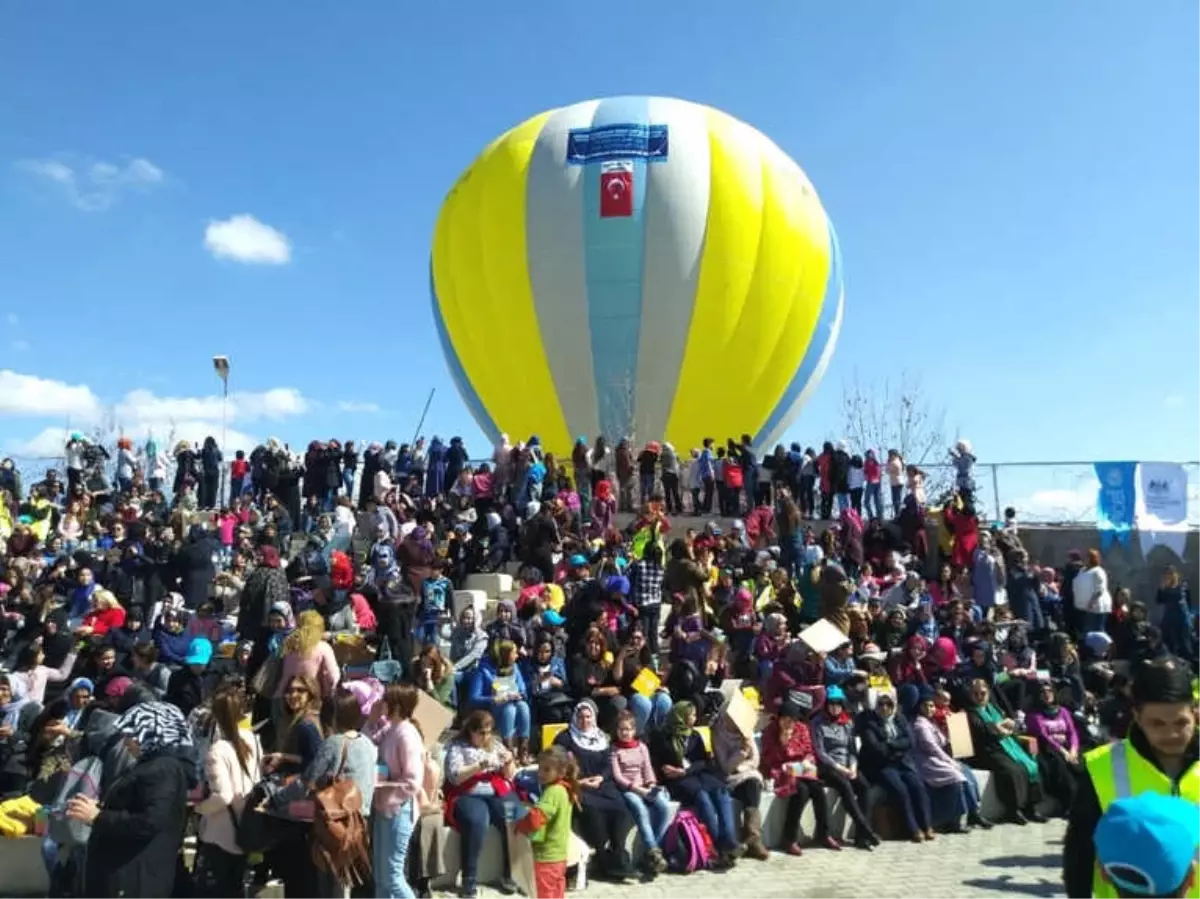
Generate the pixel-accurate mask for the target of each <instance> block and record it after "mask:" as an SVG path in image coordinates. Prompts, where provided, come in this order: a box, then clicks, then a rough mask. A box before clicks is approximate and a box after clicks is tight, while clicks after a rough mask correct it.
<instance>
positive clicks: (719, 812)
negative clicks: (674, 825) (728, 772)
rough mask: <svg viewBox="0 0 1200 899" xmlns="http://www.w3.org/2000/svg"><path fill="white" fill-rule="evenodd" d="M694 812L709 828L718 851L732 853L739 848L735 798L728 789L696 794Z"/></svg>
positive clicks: (722, 788)
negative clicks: (734, 805) (734, 810)
mask: <svg viewBox="0 0 1200 899" xmlns="http://www.w3.org/2000/svg"><path fill="white" fill-rule="evenodd" d="M694 811H695V812H696V817H698V818H699V819H700V820H701V821H703V822H704V826H705V827H707V828H708V832H709V834H710V835H711V836H712V838H713V843H715V844H716V847H717V849H718V851H720V852H730V851H732V850H734V849H736V848H737V846H738V831H737V818H736V817H734V814H733V797H732V796H730V795H729V791H728V790H727V789H725V788H724V787H721V788H720V789H719V790H701V791H700V792H699V793H697V794H696V805H695V809H694Z"/></svg>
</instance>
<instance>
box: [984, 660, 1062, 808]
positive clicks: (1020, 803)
mask: <svg viewBox="0 0 1200 899" xmlns="http://www.w3.org/2000/svg"><path fill="white" fill-rule="evenodd" d="M967 720H968V722H969V723H970V726H971V742H972V743H973V744H974V746H975V757H974V759H972V761H971V765H972V767H975V768H983V769H985V770H988V771H991V772H992V773H993V774H994V775H995V778H996V792H997V793H998V794H999V797H1000V801H1001V803H1003V805H1004V809H1005V813H1006V817H1007V819H1008V820H1009V821H1010V822H1012V823H1013V824H1027V823H1028V822H1030V821H1038V822H1041V821H1045V820H1046V819H1045V817H1043V816H1042V815H1041V814H1040V813H1039V812H1038V810H1037V804H1038V802H1039V801H1040V800H1041V798H1042V784H1041V776H1040V775H1039V773H1038V766H1037V762H1036V761H1035V760H1034V759H1033V758H1032V757H1031V756H1030V755H1029V753H1028V752H1026V751H1025V748H1024V747H1023V746H1022V745H1021V744H1020V742H1019V741H1018V740H1017V738H1016V736H1015V734H1016V731H1017V725H1016V722H1015V721H1013V720H1012V719H1011V718H1009V717H1007V716H1006V715H1005V714H1004V713H1003V712H1002V711H1001V710H1000V708H999V707H997V706H996V704H995V703H994V702H993V701H992V691H991V690H989V689H988V685H987V682H986V681H985V680H983V679H982V678H976V679H975V680H973V681H972V682H971V685H970V705H969V706H968V707H967Z"/></svg>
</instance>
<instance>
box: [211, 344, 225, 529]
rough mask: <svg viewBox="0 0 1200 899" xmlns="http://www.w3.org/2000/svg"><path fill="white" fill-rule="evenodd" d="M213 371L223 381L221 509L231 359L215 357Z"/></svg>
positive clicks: (217, 506) (220, 502)
mask: <svg viewBox="0 0 1200 899" xmlns="http://www.w3.org/2000/svg"><path fill="white" fill-rule="evenodd" d="M212 362H213V370H214V371H215V372H216V373H217V377H218V378H220V379H221V456H222V460H221V493H220V495H219V496H218V497H217V502H216V508H218V509H219V508H220V507H221V506H222V505H223V504H224V502H225V471H226V469H227V468H228V467H229V464H228V462H227V461H225V459H224V455H225V441H226V440H227V439H228V432H227V424H228V420H229V419H228V416H227V407H228V405H229V358H228V357H227V356H213V361H212Z"/></svg>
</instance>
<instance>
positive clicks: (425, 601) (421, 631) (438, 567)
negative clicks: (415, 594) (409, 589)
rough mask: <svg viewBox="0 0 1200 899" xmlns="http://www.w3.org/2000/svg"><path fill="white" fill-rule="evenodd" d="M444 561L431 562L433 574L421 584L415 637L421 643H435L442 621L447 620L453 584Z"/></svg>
mask: <svg viewBox="0 0 1200 899" xmlns="http://www.w3.org/2000/svg"><path fill="white" fill-rule="evenodd" d="M445 568H446V566H445V563H444V562H443V561H441V560H440V559H439V560H437V561H435V562H434V563H433V576H432V577H427V578H426V579H425V581H424V583H422V584H421V621H420V624H419V625H418V629H417V638H418V639H419V640H420V641H421V645H423V646H424V645H428V644H430V643H437V641H438V638H439V635H440V633H441V629H442V623H443V622H444V621H446V620H447V615H448V612H447V610H448V609H449V608H450V599H451V596H452V594H453V592H454V585H453V584H452V583H450V579H449V578H448V577H446V573H445Z"/></svg>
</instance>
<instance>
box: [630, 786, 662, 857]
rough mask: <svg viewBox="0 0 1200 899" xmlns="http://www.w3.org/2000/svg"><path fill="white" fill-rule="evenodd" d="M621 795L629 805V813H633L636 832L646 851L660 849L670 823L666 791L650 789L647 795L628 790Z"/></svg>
mask: <svg viewBox="0 0 1200 899" xmlns="http://www.w3.org/2000/svg"><path fill="white" fill-rule="evenodd" d="M621 796H622V797H623V798H624V799H625V804H626V805H627V806H629V813H630V814H631V815H633V821H634V823H635V824H636V825H637V829H638V834H640V835H641V838H642V845H644V846H645V847H646V849H647V851H648V850H650V849H661V848H662V841H663V837H665V836H666V835H667V828H668V827H669V826H670V824H671V807H670V805H668V802H669V799H668V797H667V791H666V790H664V789H662V788H658V789H655V790H653V791H651V793H650V795H649V796H639V795H638V794H637V793H634V792H633V791H629V792H625V793H622V794H621Z"/></svg>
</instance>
